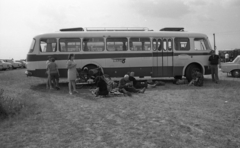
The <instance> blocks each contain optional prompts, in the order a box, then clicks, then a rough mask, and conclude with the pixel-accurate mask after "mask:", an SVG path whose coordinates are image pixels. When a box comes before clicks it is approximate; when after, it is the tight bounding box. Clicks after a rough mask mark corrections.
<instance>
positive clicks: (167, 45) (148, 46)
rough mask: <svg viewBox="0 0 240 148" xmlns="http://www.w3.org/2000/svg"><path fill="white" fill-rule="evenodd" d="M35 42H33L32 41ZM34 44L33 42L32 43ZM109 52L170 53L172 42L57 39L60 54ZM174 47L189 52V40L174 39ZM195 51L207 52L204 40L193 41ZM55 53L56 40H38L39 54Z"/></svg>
mask: <svg viewBox="0 0 240 148" xmlns="http://www.w3.org/2000/svg"><path fill="white" fill-rule="evenodd" d="M34 41H35V40H34ZM34 43H35V42H34ZM105 45H106V50H107V51H110V52H114V51H127V50H130V51H151V50H153V51H172V50H173V40H172V39H162V38H159V39H157V38H154V39H152V40H151V39H150V38H144V37H142V38H141V37H139V38H129V39H128V38H125V37H118V38H114V37H113V38H106V41H105V39H104V38H99V37H93V38H83V39H82V40H81V39H80V38H60V39H59V47H58V48H59V51H60V52H79V51H81V49H82V50H83V51H84V52H101V51H104V50H105ZM174 45H175V50H176V51H189V50H190V39H189V38H183V37H182V38H174ZM194 49H195V50H198V51H199V50H200V51H202V50H207V49H209V45H208V42H207V40H206V39H204V38H195V39H194ZM56 51H57V39H55V38H44V39H40V52H56Z"/></svg>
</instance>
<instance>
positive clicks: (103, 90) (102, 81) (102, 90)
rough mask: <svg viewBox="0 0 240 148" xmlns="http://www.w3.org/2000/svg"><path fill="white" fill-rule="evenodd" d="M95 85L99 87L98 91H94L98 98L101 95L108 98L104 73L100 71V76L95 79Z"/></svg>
mask: <svg viewBox="0 0 240 148" xmlns="http://www.w3.org/2000/svg"><path fill="white" fill-rule="evenodd" d="M95 84H96V86H97V89H96V90H94V91H93V93H94V94H95V95H96V96H99V95H102V96H106V95H108V94H109V91H108V88H107V83H106V80H105V78H104V75H103V73H102V71H99V73H98V76H97V77H96V79H95Z"/></svg>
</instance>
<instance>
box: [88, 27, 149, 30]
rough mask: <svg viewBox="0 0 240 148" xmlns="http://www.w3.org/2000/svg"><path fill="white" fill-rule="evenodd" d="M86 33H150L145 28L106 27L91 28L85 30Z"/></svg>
mask: <svg viewBox="0 0 240 148" xmlns="http://www.w3.org/2000/svg"><path fill="white" fill-rule="evenodd" d="M86 31H150V30H149V29H148V28H146V27H124V28H122V27H108V28H101V27H96V28H95V27H91V28H86Z"/></svg>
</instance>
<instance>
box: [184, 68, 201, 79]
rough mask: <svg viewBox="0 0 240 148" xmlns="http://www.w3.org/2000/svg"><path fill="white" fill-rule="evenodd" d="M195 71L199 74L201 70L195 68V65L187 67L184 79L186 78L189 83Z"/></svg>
mask: <svg viewBox="0 0 240 148" xmlns="http://www.w3.org/2000/svg"><path fill="white" fill-rule="evenodd" d="M196 71H199V72H201V69H200V68H199V67H198V66H196V65H189V66H188V67H187V70H186V78H187V80H188V82H190V81H191V80H192V78H193V74H194V72H196Z"/></svg>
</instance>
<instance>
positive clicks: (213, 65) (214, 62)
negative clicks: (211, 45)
mask: <svg viewBox="0 0 240 148" xmlns="http://www.w3.org/2000/svg"><path fill="white" fill-rule="evenodd" d="M211 54H212V55H211V56H210V57H209V59H208V61H209V65H210V69H211V73H212V81H213V82H215V83H218V81H219V78H218V64H219V63H220V62H219V60H220V58H219V56H218V55H216V54H215V51H211Z"/></svg>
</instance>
